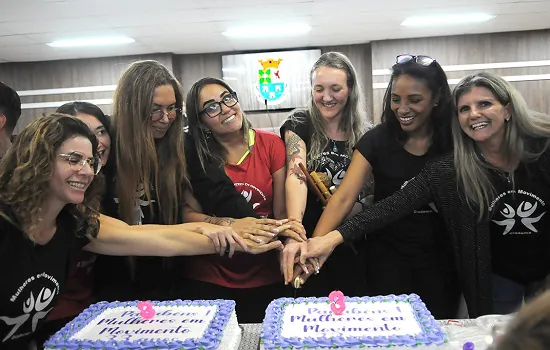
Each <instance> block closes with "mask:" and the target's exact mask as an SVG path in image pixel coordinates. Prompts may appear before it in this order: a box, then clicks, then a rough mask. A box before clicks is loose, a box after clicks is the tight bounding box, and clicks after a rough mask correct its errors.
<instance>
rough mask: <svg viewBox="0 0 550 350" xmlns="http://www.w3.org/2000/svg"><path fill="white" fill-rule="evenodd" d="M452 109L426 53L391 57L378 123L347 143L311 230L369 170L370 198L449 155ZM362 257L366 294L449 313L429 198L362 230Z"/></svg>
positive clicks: (335, 212) (447, 280) (446, 252)
mask: <svg viewBox="0 0 550 350" xmlns="http://www.w3.org/2000/svg"><path fill="white" fill-rule="evenodd" d="M454 115H455V109H454V106H453V103H452V99H451V90H450V88H449V84H448V83H447V76H446V74H445V72H444V71H443V69H442V68H441V66H440V65H439V64H438V63H437V62H436V61H435V60H434V59H433V58H430V57H427V56H413V55H400V56H397V61H396V63H395V64H394V66H393V67H392V75H391V78H390V83H389V85H388V88H387V90H386V93H385V95H384V110H383V112H382V124H380V125H378V126H377V127H375V128H374V129H372V130H369V131H368V132H367V133H366V134H365V135H364V136H363V137H362V138H361V140H359V142H358V143H357V145H356V146H355V151H354V153H353V157H352V160H351V164H350V166H349V168H348V171H347V172H346V176H345V177H344V180H343V181H342V184H341V185H340V187H339V189H338V191H337V192H336V193H335V194H334V196H332V198H331V199H330V201H329V203H328V205H327V208H326V209H325V211H324V213H323V215H322V216H321V219H320V220H319V223H318V224H317V227H316V228H315V232H314V233H313V236H314V237H315V236H320V235H323V234H325V233H327V232H329V231H331V230H333V229H335V228H336V227H337V226H338V225H339V224H340V223H341V222H342V221H343V220H344V219H345V217H346V215H347V214H348V212H349V211H350V209H351V207H352V206H353V205H354V203H355V201H354V198H356V197H357V196H358V194H359V192H360V191H361V189H362V187H363V184H364V183H365V181H366V180H367V178H369V177H370V176H374V182H375V184H376V186H375V188H374V201H375V202H378V201H380V200H382V199H384V198H386V197H389V196H390V195H392V194H393V193H394V192H396V191H398V190H399V189H401V188H402V187H403V186H405V185H406V184H407V182H408V181H410V180H411V179H412V178H414V177H415V176H416V175H418V173H419V172H420V171H421V170H422V168H423V167H424V165H425V164H426V163H427V162H428V161H429V160H431V159H434V158H436V157H438V156H442V155H445V154H450V152H451V151H452V136H451V119H452V118H453V116H454ZM366 260H367V293H368V295H388V294H396V295H397V294H404V293H406V294H410V293H416V294H418V295H420V297H421V298H422V300H423V301H424V302H425V303H426V305H427V306H428V308H429V309H430V311H431V312H432V314H433V315H434V316H435V317H436V318H438V319H446V318H453V317H456V313H457V306H458V294H459V293H458V279H457V276H456V268H455V267H454V261H453V254H452V251H451V244H450V240H449V235H448V233H447V230H446V229H445V225H444V222H443V219H442V218H441V217H440V216H439V215H438V214H437V211H436V210H435V207H434V206H433V204H432V205H428V204H427V205H425V206H424V207H422V208H418V209H417V210H415V211H414V212H413V213H411V214H410V215H408V216H406V217H404V218H402V219H401V220H399V221H396V222H395V223H393V224H391V225H388V226H387V227H385V228H384V229H381V230H379V231H378V232H376V233H373V234H372V235H370V236H369V238H368V245H367V247H366Z"/></svg>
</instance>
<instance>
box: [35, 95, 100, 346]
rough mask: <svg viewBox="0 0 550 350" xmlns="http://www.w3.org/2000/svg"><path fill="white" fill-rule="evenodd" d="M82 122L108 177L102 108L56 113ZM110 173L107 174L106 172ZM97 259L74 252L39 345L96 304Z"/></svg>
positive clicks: (85, 105)
mask: <svg viewBox="0 0 550 350" xmlns="http://www.w3.org/2000/svg"><path fill="white" fill-rule="evenodd" d="M56 112H57V113H63V114H67V115H71V116H74V117H76V118H77V119H80V120H82V121H83V122H84V123H86V125H88V127H89V128H90V130H91V131H92V133H93V134H94V135H95V136H96V138H97V143H98V147H97V151H98V154H99V156H100V157H101V170H100V171H101V172H103V173H104V174H105V171H106V166H107V162H108V160H109V154H110V151H111V122H110V120H109V117H108V116H106V115H105V114H104V113H103V111H102V110H101V108H99V107H98V106H96V105H94V104H92V103H89V102H83V101H74V102H69V103H65V104H64V105H62V106H60V107H58V108H57V110H56ZM107 172H108V171H107ZM96 259H97V255H96V254H94V253H91V252H88V251H85V250H80V251H78V252H75V253H74V254H73V255H72V256H71V261H70V263H69V268H68V275H67V281H66V284H65V292H64V293H61V295H60V296H59V299H58V301H57V304H56V306H55V307H54V308H53V310H52V311H51V312H50V313H49V314H48V317H47V322H46V324H45V325H44V327H43V328H42V331H41V332H39V333H40V338H41V341H40V343H42V342H44V341H46V340H47V339H48V338H49V337H50V336H51V335H53V334H54V333H55V332H57V331H58V330H59V329H61V327H63V326H64V325H65V324H67V323H68V322H69V321H70V320H72V319H73V318H74V317H75V316H77V315H78V314H80V313H81V312H82V311H83V310H84V309H85V308H87V307H88V306H89V305H90V304H92V303H93V302H95V301H96V300H97V297H96V295H95V274H94V272H95V269H94V265H95V261H96Z"/></svg>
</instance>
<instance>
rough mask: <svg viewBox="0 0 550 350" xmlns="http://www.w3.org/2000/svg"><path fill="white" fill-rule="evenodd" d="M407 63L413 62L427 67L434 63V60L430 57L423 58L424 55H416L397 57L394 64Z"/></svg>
mask: <svg viewBox="0 0 550 350" xmlns="http://www.w3.org/2000/svg"><path fill="white" fill-rule="evenodd" d="M409 62H414V63H417V64H419V65H421V66H425V67H427V66H429V65H430V64H432V63H434V62H435V59H433V58H431V57H430V56H424V55H418V56H416V55H409V54H404V55H398V56H397V57H396V58H395V63H397V64H406V63H409Z"/></svg>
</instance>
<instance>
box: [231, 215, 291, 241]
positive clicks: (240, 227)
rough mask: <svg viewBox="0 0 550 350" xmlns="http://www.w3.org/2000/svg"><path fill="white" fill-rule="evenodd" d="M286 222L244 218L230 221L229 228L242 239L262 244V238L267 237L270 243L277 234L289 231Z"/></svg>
mask: <svg viewBox="0 0 550 350" xmlns="http://www.w3.org/2000/svg"><path fill="white" fill-rule="evenodd" d="M287 222H288V220H275V219H256V218H244V219H231V222H230V223H229V226H230V227H231V228H233V230H235V232H237V233H238V234H239V235H240V236H241V237H242V238H244V239H250V240H252V241H254V242H256V243H262V242H264V241H265V239H262V238H265V237H268V238H269V241H271V240H273V239H274V238H275V237H277V235H278V234H279V232H281V231H284V230H286V229H289V228H290V227H291V226H290V225H288V224H287Z"/></svg>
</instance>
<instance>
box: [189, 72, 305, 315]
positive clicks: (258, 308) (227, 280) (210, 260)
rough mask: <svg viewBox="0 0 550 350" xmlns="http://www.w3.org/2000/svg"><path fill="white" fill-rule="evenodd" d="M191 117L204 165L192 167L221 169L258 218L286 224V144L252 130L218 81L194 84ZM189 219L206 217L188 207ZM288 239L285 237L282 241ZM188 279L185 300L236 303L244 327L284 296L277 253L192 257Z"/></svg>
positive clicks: (232, 95) (229, 91)
mask: <svg viewBox="0 0 550 350" xmlns="http://www.w3.org/2000/svg"><path fill="white" fill-rule="evenodd" d="M187 116H188V118H189V132H190V134H191V135H193V138H192V140H193V142H192V146H191V147H193V148H194V151H196V152H197V154H198V159H199V162H197V164H193V165H192V166H194V167H196V168H199V169H203V171H206V168H207V167H208V166H212V165H213V167H214V168H216V170H217V171H220V169H222V171H225V173H226V174H227V176H228V177H229V178H230V179H231V181H232V182H233V184H234V187H235V188H236V189H237V192H238V193H240V194H242V196H244V197H245V199H246V201H247V202H248V203H246V205H248V206H249V207H250V208H251V209H252V210H253V211H254V212H255V214H256V215H258V216H259V217H262V218H274V219H285V218H286V210H285V202H284V180H285V173H286V168H285V149H284V144H283V141H282V140H281V138H280V137H278V136H277V135H275V134H273V133H271V132H266V131H262V130H255V129H253V128H251V126H250V123H249V121H248V120H247V119H246V116H245V115H244V113H243V111H242V109H241V106H240V104H239V99H238V95H237V93H236V92H235V91H233V89H232V88H231V86H229V85H228V84H227V83H226V82H225V81H223V80H220V79H216V78H203V79H200V80H199V81H197V82H196V83H195V84H193V86H192V87H191V89H190V91H189V93H188V95H187ZM212 200H215V198H212ZM185 216H186V218H187V219H188V220H192V221H198V220H204V217H205V215H204V214H201V213H199V212H198V211H196V210H192V208H189V207H188V208H187V209H186V213H185ZM296 226H300V228H301V225H296ZM287 233H288V231H282V232H281V235H286V234H287ZM272 238H273V237H269V238H268V239H272ZM298 239H300V238H298ZM184 276H185V277H186V278H188V279H189V281H187V282H186V284H185V285H184V286H183V288H181V290H182V293H185V294H184V295H186V296H188V297H189V298H191V299H196V298H207V299H219V298H230V299H233V300H235V301H236V302H237V306H236V307H237V314H238V316H239V321H240V322H244V323H258V322H261V321H262V319H263V316H264V310H265V309H266V308H267V306H268V304H269V303H270V302H271V301H272V300H273V299H276V298H279V297H281V296H283V295H284V294H283V293H284V285H283V283H282V279H281V274H280V270H279V264H278V261H277V254H276V253H275V252H271V253H268V254H263V255H262V256H250V255H244V254H239V255H236V256H235V257H233V258H232V259H227V258H226V257H217V256H198V257H191V258H189V261H188V264H187V265H186V268H185V269H184ZM189 291H192V292H189Z"/></svg>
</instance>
